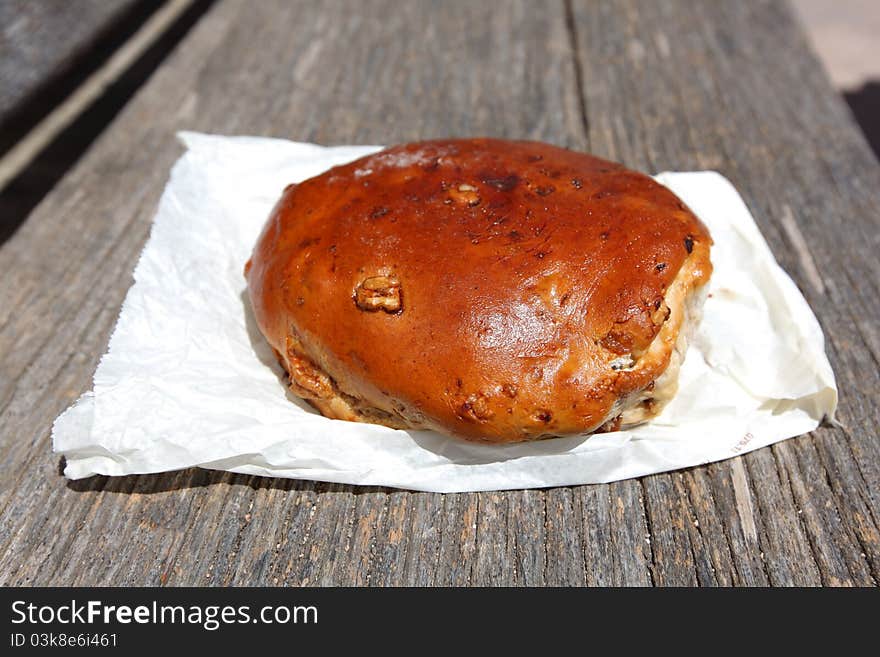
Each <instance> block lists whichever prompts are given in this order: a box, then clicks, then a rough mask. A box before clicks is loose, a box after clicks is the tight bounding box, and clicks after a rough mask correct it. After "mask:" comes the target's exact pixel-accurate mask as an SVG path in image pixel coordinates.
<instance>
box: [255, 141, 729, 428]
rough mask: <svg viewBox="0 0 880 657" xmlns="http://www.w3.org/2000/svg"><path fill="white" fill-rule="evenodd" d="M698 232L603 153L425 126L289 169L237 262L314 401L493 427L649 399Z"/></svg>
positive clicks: (668, 391)
mask: <svg viewBox="0 0 880 657" xmlns="http://www.w3.org/2000/svg"><path fill="white" fill-rule="evenodd" d="M711 244H712V239H711V237H710V236H709V233H708V231H707V230H706V227H705V226H704V225H703V224H702V223H701V222H700V221H699V219H697V217H696V216H694V214H693V213H692V212H691V211H690V210H689V209H688V208H687V206H685V204H684V203H683V202H682V201H681V200H680V199H679V198H678V197H676V196H675V194H673V193H672V192H671V191H669V190H668V189H666V188H665V187H663V186H662V185H660V184H658V183H657V182H655V181H654V180H652V179H651V178H649V177H648V176H645V175H643V174H640V173H637V172H634V171H630V170H628V169H626V168H624V167H623V166H621V165H619V164H615V163H612V162H608V161H605V160H602V159H599V158H596V157H593V156H591V155H587V154H584V153H578V152H574V151H570V150H566V149H562V148H558V147H555V146H551V145H548V144H542V143H535V142H524V141H504V140H497V139H455V140H438V141H426V142H420V143H413V144H404V145H401V146H395V147H392V148H388V149H386V150H384V151H381V152H379V153H376V154H374V155H370V156H368V157H364V158H362V159H360V160H357V161H355V162H352V163H350V164H346V165H344V166H339V167H335V168H333V169H331V170H329V171H327V172H326V173H323V174H321V175H319V176H316V177H314V178H311V179H309V180H306V181H304V182H302V183H300V184H297V185H290V186H288V187H287V188H286V189H285V190H284V193H283V195H282V196H281V199H280V200H279V201H278V203H277V205H276V206H275V208H274V210H273V211H272V213H271V216H270V217H269V219H268V222H267V223H266V225H265V228H264V229H263V232H262V234H261V235H260V237H259V239H258V241H257V244H256V247H255V249H254V252H253V256H252V258H251V260H250V261H249V262H248V263H247V265H246V267H245V274H246V277H247V283H248V291H249V295H250V300H251V303H252V307H253V310H254V315H255V317H256V320H257V323H258V325H259V327H260V329H261V331H262V332H263V335H265V337H266V339H267V340H268V341H269V344H271V345H272V347H273V348H274V350H275V352H276V354H277V356H278V359H279V361H280V362H281V364H282V365H283V366H284V368H285V369H286V370H287V372H288V374H289V376H290V388H291V390H292V391H293V392H294V393H295V394H296V395H298V396H300V397H302V398H303V399H306V400H308V401H309V402H310V403H311V404H312V405H313V406H314V407H315V408H317V409H318V410H319V411H320V412H321V413H323V414H324V415H326V416H327V417H331V418H338V419H341V420H351V421H357V422H373V423H377V424H383V425H386V426H389V427H396V428H412V429H434V430H436V431H440V432H443V433H446V434H449V435H452V436H456V437H460V438H464V439H467V440H475V441H483V442H492V443H507V442H516V441H524V440H536V439H541V438H547V437H551V436H559V435H566V434H577V433H588V432H593V431H597V430H612V429H616V428H618V427H620V426H628V425H632V424H635V423H639V422H644V421H645V420H647V419H649V418H650V417H652V416H654V415H656V414H657V413H658V412H659V411H660V410H661V408H662V407H663V405H664V404H665V403H666V402H667V401H668V400H669V399H670V398H671V397H672V396H673V395H674V394H675V390H676V381H677V376H678V368H679V366H680V364H681V361H682V359H683V358H684V353H685V349H686V346H687V336H688V333H689V331H690V330H692V329H693V326H694V325H695V324H696V322H698V321H699V314H700V307H701V303H702V298H703V296H704V295H703V291H704V290H705V287H706V283H707V281H708V279H709V276H710V275H711V272H712V265H711V262H710V259H709V251H710V246H711Z"/></svg>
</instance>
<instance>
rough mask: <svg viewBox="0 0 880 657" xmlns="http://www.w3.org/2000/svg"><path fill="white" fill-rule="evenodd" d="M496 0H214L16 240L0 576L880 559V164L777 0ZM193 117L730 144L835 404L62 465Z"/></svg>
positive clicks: (11, 580)
mask: <svg viewBox="0 0 880 657" xmlns="http://www.w3.org/2000/svg"><path fill="white" fill-rule="evenodd" d="M482 4H483V3H466V2H453V3H443V4H442V5H441V4H436V5H435V4H433V3H427V2H426V3H400V4H398V3H393V2H391V0H387V1H385V0H377V1H376V2H370V3H355V2H350V3H345V2H328V3H320V5H319V4H317V3H297V2H286V1H282V0H264V1H262V2H260V3H246V2H244V1H243V0H242V1H239V0H224V1H223V2H220V3H218V4H217V5H216V6H215V7H214V8H213V9H212V10H211V11H210V12H209V13H208V14H206V15H205V17H204V18H203V19H202V20H201V22H200V24H199V25H197V27H196V28H195V29H194V30H193V32H192V33H191V34H190V35H189V36H188V37H187V38H186V40H185V41H184V42H183V43H182V44H181V45H180V46H179V48H178V49H177V51H176V52H175V53H174V54H173V55H172V56H171V57H170V58H169V60H168V61H167V62H166V63H165V64H164V65H163V67H162V68H161V69H160V70H159V71H158V72H157V73H156V74H155V75H154V77H153V78H151V80H150V81H149V83H148V84H147V85H145V87H144V88H143V89H142V90H141V91H140V92H139V93H138V95H137V96H136V97H135V98H134V99H133V100H132V101H131V103H130V104H129V106H128V107H127V108H126V109H125V110H124V112H122V114H121V115H120V116H119V117H118V118H117V119H116V120H115V121H114V123H113V124H112V125H111V126H110V127H109V128H108V129H107V131H106V132H105V133H104V135H102V137H101V138H100V139H99V140H98V141H97V142H96V143H95V144H94V146H93V147H92V149H91V150H90V151H89V152H88V153H87V155H86V156H85V157H84V158H83V160H82V161H81V162H80V163H79V164H78V165H77V166H76V167H75V169H74V170H73V171H72V172H71V173H70V174H69V175H68V176H67V177H66V178H65V179H64V180H62V182H61V183H60V184H59V185H58V186H57V187H56V189H54V190H53V192H52V193H51V194H50V195H49V196H48V197H47V198H46V200H45V201H44V202H43V203H42V204H41V205H40V206H39V207H38V208H37V209H36V210H35V211H34V213H33V214H32V216H31V217H30V218H29V219H28V221H27V222H26V223H25V224H24V225H23V226H22V227H21V229H20V230H19V231H18V232H17V233H16V234H15V236H14V237H13V238H12V239H11V240H10V241H9V242H7V243H6V244H5V245H4V246H3V247H2V249H0V279H2V280H3V281H4V284H3V285H2V286H0V309H3V310H2V315H0V354H2V358H0V583H3V584H116V585H127V584H161V585H184V584H218V585H221V584H267V585H303V584H320V585H328V584H367V585H398V584H417V585H508V584H510V585H543V584H565V585H608V584H625V585H651V584H654V585H691V584H700V585H766V584H773V585H792V584H807V585H813V584H827V585H874V584H876V582H877V579H878V576H880V533H878V526H880V524H878V519H880V505H878V492H877V491H878V484H880V459H878V456H880V454H878V452H880V447H878V444H877V427H878V426H880V417H878V409H877V406H876V404H875V403H874V400H875V399H876V398H877V394H878V392H880V380H878V355H880V334H878V332H877V328H876V326H877V321H876V320H877V318H878V298H880V297H878V294H877V292H878V290H877V285H878V281H880V275H878V274H880V265H878V263H877V262H876V258H875V257H873V254H874V253H876V250H877V246H878V244H877V241H878V226H877V223H878V220H877V217H878V206H880V197H878V194H877V190H878V189H880V167H878V165H877V162H876V161H875V160H874V159H873V156H872V155H871V153H870V151H869V149H868V147H867V145H866V144H865V142H864V140H863V138H862V137H861V135H860V134H859V133H858V131H857V129H856V128H855V127H854V125H853V124H852V122H851V121H850V119H849V118H848V116H847V113H846V109H845V107H844V105H843V103H842V101H841V100H840V99H839V98H838V97H837V96H836V95H835V94H834V93H833V91H832V90H831V88H830V86H829V84H828V82H827V80H826V79H825V77H824V74H823V73H822V71H821V69H820V67H819V65H818V64H817V62H816V61H815V59H814V58H813V57H812V55H811V54H810V53H809V51H808V49H807V47H806V45H805V42H804V38H803V36H802V35H801V33H800V32H799V30H798V29H797V27H796V25H795V24H794V22H793V21H792V19H791V16H790V14H789V12H788V10H787V8H786V7H785V5H781V4H778V3H775V2H753V3H691V2H672V1H666V0H664V1H658V2H652V3H644V2H636V1H635V0H631V1H627V0H615V1H614V2H602V3H599V2H595V3H593V2H577V1H573V2H571V3H563V2H548V3H546V4H544V5H542V7H541V10H540V11H536V10H535V8H534V4H533V3H531V2H528V1H527V0H519V1H518V0H510V1H508V2H503V3H487V4H488V5H489V6H482ZM741 4H742V6H740V5H741ZM254 44H259V47H255V46H254ZM179 129H192V130H202V131H208V132H218V133H225V134H236V133H241V134H261V135H271V136H280V137H288V138H292V139H298V140H307V141H317V142H323V143H331V144H332V143H391V142H399V141H405V140H411V139H417V138H425V137H440V136H453V135H455V136H468V135H478V134H485V135H494V136H505V137H526V138H534V139H542V140H545V141H549V142H553V143H557V144H560V145H566V146H571V147H576V148H582V149H589V150H592V151H593V152H595V153H596V154H597V155H601V156H606V157H611V158H613V159H617V160H620V161H623V162H624V163H626V164H627V165H630V166H634V167H637V168H640V169H643V170H646V171H659V170H664V169H670V170H685V169H695V168H714V169H718V170H720V171H721V172H722V173H724V174H725V175H726V176H728V177H729V178H731V180H733V181H734V183H735V184H736V185H737V187H738V188H739V190H740V191H741V193H742V194H743V196H744V198H745V199H746V201H747V203H748V204H749V206H750V208H751V210H752V211H753V213H754V214H755V217H756V219H757V221H758V222H759V224H760V226H761V229H762V230H763V232H764V234H765V235H766V237H767V239H768V241H769V242H770V244H771V246H772V247H773V250H774V252H775V253H776V255H777V258H778V259H779V260H780V263H781V264H782V265H783V266H784V267H785V268H786V269H787V270H788V271H789V272H790V273H791V274H792V276H793V277H794V279H795V281H796V282H797V283H798V284H799V285H800V286H801V289H802V290H803V292H804V294H805V295H806V297H807V299H808V301H809V302H810V303H811V305H812V306H813V307H814V308H815V309H816V311H817V314H818V316H819V320H820V322H821V323H822V325H823V328H824V329H825V331H826V335H827V336H828V349H829V355H830V357H831V359H832V363H833V365H834V368H835V372H836V373H837V375H838V378H839V383H840V387H841V406H840V414H839V419H840V421H841V423H842V425H843V427H842V428H837V429H832V428H821V429H819V430H817V431H815V432H814V433H812V434H810V435H809V436H803V437H800V438H798V439H795V440H793V441H788V442H785V443H781V444H778V445H776V446H773V447H771V448H768V449H762V450H758V451H756V452H753V453H751V454H748V455H746V456H744V457H740V458H736V459H733V460H730V461H726V462H722V463H716V464H710V465H706V466H702V467H697V468H691V469H687V470H684V471H678V472H673V473H664V474H658V475H653V476H650V477H645V478H642V479H640V480H629V481H623V482H616V483H613V484H609V485H601V486H576V487H566V488H558V489H551V490H529V491H505V492H492V493H481V494H476V493H471V494H454V495H453V494H447V495H441V494H429V493H410V492H404V491H396V490H390V489H380V488H356V487H351V486H341V485H333V484H322V483H314V482H300V481H290V480H277V479H265V478H258V477H247V476H242V475H231V474H224V473H215V472H208V471H201V470H187V471H183V472H177V473H169V474H166V475H149V476H140V477H123V478H113V479H111V478H106V477H95V478H92V479H90V480H86V481H82V482H73V483H68V482H65V481H64V480H63V479H62V478H61V477H60V475H59V473H58V461H57V459H55V458H54V457H53V456H52V455H51V453H50V446H49V427H50V423H51V421H52V419H54V417H55V416H56V415H57V414H58V413H59V412H60V411H61V410H63V409H64V408H65V407H66V406H67V405H68V404H69V403H71V402H72V401H73V400H74V399H75V398H76V397H77V395H79V394H80V393H81V392H82V391H84V390H87V389H88V388H89V387H90V385H91V374H92V372H93V371H94V367H95V365H96V363H97V359H98V357H99V355H100V354H101V353H102V352H103V350H104V349H105V347H106V343H107V339H108V335H109V332H110V330H111V328H112V325H113V322H114V320H115V316H116V313H117V312H118V309H119V307H120V305H121V302H122V299H123V297H124V295H125V292H126V290H127V288H128V286H129V284H130V273H131V271H132V269H133V267H134V263H135V259H136V257H137V254H138V252H139V250H140V248H141V247H142V245H143V242H144V241H145V239H146V236H147V234H148V231H149V225H150V219H151V216H152V213H153V212H154V209H155V203H156V201H157V199H158V196H159V193H160V191H161V188H162V186H163V184H164V181H165V179H166V177H167V172H168V169H169V167H170V165H171V164H172V163H173V161H174V159H175V158H176V157H177V156H178V155H179V154H180V148H179V147H178V146H177V145H176V143H175V141H174V138H173V133H174V131H176V130H179ZM817 277H818V278H817Z"/></svg>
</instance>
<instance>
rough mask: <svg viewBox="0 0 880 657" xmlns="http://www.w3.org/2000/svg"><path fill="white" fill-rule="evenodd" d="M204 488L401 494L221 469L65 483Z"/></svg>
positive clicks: (144, 491) (101, 487)
mask: <svg viewBox="0 0 880 657" xmlns="http://www.w3.org/2000/svg"><path fill="white" fill-rule="evenodd" d="M63 460H64V458H63V457H62V458H61V461H62V463H60V464H59V468H58V470H59V475H60V474H61V473H62V472H63V470H64V465H63ZM207 486H234V487H241V486H247V487H250V488H253V489H254V490H260V489H274V490H286V491H310V492H314V493H350V494H352V495H364V494H366V493H394V492H400V491H401V489H398V488H388V487H383V486H353V485H351V484H334V483H329V482H323V481H308V480H304V479H282V478H279V477H261V476H259V475H244V474H236V473H234V472H222V471H220V470H205V469H202V468H187V469H186V470H178V471H175V472H161V473H157V474H141V475H126V476H124V477H106V476H102V475H96V476H94V477H88V478H86V479H76V480H72V481H68V482H67V488H68V489H69V490H72V491H75V492H77V493H88V492H94V493H98V492H100V493H115V494H123V495H130V494H132V493H137V494H139V495H154V494H156V493H167V492H171V491H178V490H187V489H192V488H205V487H207Z"/></svg>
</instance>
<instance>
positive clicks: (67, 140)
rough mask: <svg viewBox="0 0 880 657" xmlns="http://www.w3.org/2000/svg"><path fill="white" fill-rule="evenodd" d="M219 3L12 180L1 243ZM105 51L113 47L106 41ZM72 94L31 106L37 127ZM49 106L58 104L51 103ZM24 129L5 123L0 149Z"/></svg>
mask: <svg viewBox="0 0 880 657" xmlns="http://www.w3.org/2000/svg"><path fill="white" fill-rule="evenodd" d="M214 2H215V0H198V1H197V2H195V3H194V4H193V5H192V6H191V7H190V8H189V9H188V10H187V11H185V12H184V13H183V14H182V15H181V17H180V18H179V19H178V20H177V21H176V22H175V23H174V25H172V26H171V27H170V28H169V29H168V30H167V31H166V32H165V34H164V35H162V36H161V37H160V38H159V39H158V40H157V41H156V43H154V44H153V45H152V46H151V47H150V48H149V49H148V50H147V51H146V52H145V53H144V54H143V55H142V56H141V57H140V58H139V59H138V60H137V61H136V62H135V63H134V64H132V66H131V67H130V68H129V69H128V70H127V71H126V72H125V73H123V74H122V76H121V77H120V78H119V79H118V80H116V82H114V83H113V84H112V85H110V86H109V87H107V89H106V90H105V91H104V93H103V94H102V95H101V96H100V97H99V98H98V99H97V100H96V101H95V102H94V103H92V105H90V106H89V107H88V108H87V109H86V110H85V111H83V113H82V114H80V116H79V117H77V119H76V120H74V121H73V123H71V124H70V125H69V126H68V127H67V128H66V129H65V130H64V131H63V132H61V134H59V135H58V136H57V137H56V138H55V139H54V140H53V141H52V142H51V143H50V144H49V145H48V146H46V148H44V149H43V151H42V152H41V153H40V154H39V155H38V156H37V157H36V158H35V159H34V161H33V162H31V164H30V165H29V166H28V167H27V168H25V169H24V171H22V172H21V173H20V174H19V175H18V176H17V177H16V178H14V179H13V180H11V181H10V182H9V184H8V185H7V186H6V187H5V188H4V189H3V190H0V244H3V243H4V242H5V241H6V240H7V239H9V238H10V237H12V235H13V234H14V233H15V231H16V230H17V229H18V227H19V226H20V225H21V224H22V223H23V222H24V220H25V219H26V218H27V217H28V215H29V214H30V212H31V210H33V209H34V208H35V207H36V206H37V204H38V203H39V202H40V201H41V200H42V199H43V197H44V196H45V195H46V194H47V193H49V191H50V190H51V189H52V188H53V187H54V186H55V184H56V183H57V182H58V181H59V180H60V179H61V177H62V176H63V175H64V174H65V173H67V171H68V170H69V169H70V168H71V167H72V166H73V165H74V164H75V163H76V162H77V160H79V158H80V156H81V155H82V154H83V153H84V152H85V151H86V149H87V148H88V147H89V146H90V145H91V144H92V142H94V140H95V139H96V138H97V137H98V136H99V135H100V134H101V133H102V132H103V131H104V128H106V127H107V126H108V125H109V124H110V122H111V121H112V120H113V119H114V118H115V117H116V115H117V114H118V113H119V112H120V111H121V110H122V108H123V107H125V105H126V103H128V101H129V100H130V99H131V97H132V96H134V94H135V92H137V90H138V89H139V88H140V87H141V86H142V85H143V84H144V82H146V81H147V79H149V77H150V76H151V75H152V74H153V72H154V71H155V70H156V69H157V68H158V67H159V65H160V64H161V63H162V62H163V61H164V60H165V58H166V57H167V56H168V55H169V54H170V53H171V51H172V50H173V49H174V47H175V46H176V45H177V44H178V43H179V42H180V41H181V39H183V37H184V36H186V34H187V32H189V30H190V28H192V26H193V25H195V24H196V22H197V21H198V20H199V18H201V16H202V15H203V14H204V13H205V12H206V11H207V10H208V9H209V8H210V7H211V5H212V4H213V3H214ZM152 5H153V7H154V8H155V7H156V6H157V5H156V3H152ZM150 13H152V12H147V13H146V15H144V16H140V22H136V23H135V24H134V25H132V26H130V29H129V31H128V36H130V35H131V33H133V32H134V31H136V30H137V28H139V27H140V26H141V24H142V23H143V22H144V21H145V20H146V19H147V18H149V16H150ZM114 41H115V40H114ZM117 45H120V44H117ZM104 47H110V46H108V45H107V44H106V43H105V44H104ZM111 54H112V51H109V52H104V53H102V58H100V59H99V60H98V64H97V65H95V64H92V66H91V67H87V68H86V70H85V73H84V74H80V75H79V76H77V77H74V78H73V79H74V80H78V82H81V81H82V79H84V78H85V77H87V76H88V75H90V74H91V73H93V72H94V70H95V69H97V68H98V67H99V66H100V64H103V63H104V60H106V58H107V57H109V56H110V55H111ZM65 85H66V86H65V88H66V87H67V86H69V85H68V81H67V80H66V79H65ZM73 88H75V86H74V87H73ZM73 88H67V93H69V92H71V91H73ZM66 95H67V94H64V95H61V97H60V98H58V97H56V96H55V95H52V94H49V95H48V96H46V95H44V96H42V97H41V98H42V100H40V101H39V102H41V103H43V106H42V107H40V108H39V109H38V108H36V107H35V106H33V105H32V104H31V103H28V107H27V108H25V109H26V110H28V111H30V112H32V113H33V114H34V116H37V117H38V118H37V120H36V121H34V124H35V123H36V122H37V121H39V119H41V118H42V117H43V116H45V115H46V114H48V112H49V111H51V110H52V109H53V107H54V104H57V103H58V102H60V101H61V100H63V99H64V97H65V96H66ZM48 103H53V104H52V105H48ZM23 127H28V126H27V122H22V120H19V121H18V122H15V121H10V122H9V123H7V124H6V125H4V126H3V127H2V129H0V148H2V146H3V145H5V146H6V147H8V146H10V145H11V144H10V143H9V141H10V139H13V140H14V139H18V138H21V137H22V136H24V133H22V132H21V130H22V129H23ZM30 127H32V126H30Z"/></svg>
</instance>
